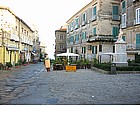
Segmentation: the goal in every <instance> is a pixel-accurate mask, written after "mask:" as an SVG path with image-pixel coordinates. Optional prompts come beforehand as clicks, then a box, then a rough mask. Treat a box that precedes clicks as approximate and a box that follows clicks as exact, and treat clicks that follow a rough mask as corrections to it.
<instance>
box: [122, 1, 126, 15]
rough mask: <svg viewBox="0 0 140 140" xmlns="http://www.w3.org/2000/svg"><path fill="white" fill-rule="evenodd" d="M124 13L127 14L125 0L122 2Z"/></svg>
mask: <svg viewBox="0 0 140 140" xmlns="http://www.w3.org/2000/svg"><path fill="white" fill-rule="evenodd" d="M122 12H123V13H125V12H126V2H125V0H124V1H122Z"/></svg>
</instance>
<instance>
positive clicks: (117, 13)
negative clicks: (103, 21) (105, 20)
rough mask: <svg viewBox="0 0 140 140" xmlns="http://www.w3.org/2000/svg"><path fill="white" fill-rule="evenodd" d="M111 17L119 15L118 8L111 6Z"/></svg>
mask: <svg viewBox="0 0 140 140" xmlns="http://www.w3.org/2000/svg"><path fill="white" fill-rule="evenodd" d="M113 15H119V7H118V6H113Z"/></svg>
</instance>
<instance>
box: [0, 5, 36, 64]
mask: <svg viewBox="0 0 140 140" xmlns="http://www.w3.org/2000/svg"><path fill="white" fill-rule="evenodd" d="M33 40H34V31H33V30H32V29H31V27H30V26H29V25H28V24H27V23H25V22H24V21H23V20H22V19H20V18H19V17H18V16H16V15H15V14H14V13H13V12H12V11H11V10H10V9H9V8H8V7H4V6H1V7H0V63H2V64H6V62H11V63H12V65H15V63H17V62H18V60H19V59H22V61H24V60H26V61H31V53H32V51H33Z"/></svg>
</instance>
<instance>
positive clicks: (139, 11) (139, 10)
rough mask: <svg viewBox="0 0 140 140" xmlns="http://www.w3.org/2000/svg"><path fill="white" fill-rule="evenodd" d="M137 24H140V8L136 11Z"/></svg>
mask: <svg viewBox="0 0 140 140" xmlns="http://www.w3.org/2000/svg"><path fill="white" fill-rule="evenodd" d="M136 24H140V8H138V9H136Z"/></svg>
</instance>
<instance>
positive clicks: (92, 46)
mask: <svg viewBox="0 0 140 140" xmlns="http://www.w3.org/2000/svg"><path fill="white" fill-rule="evenodd" d="M92 54H94V46H92Z"/></svg>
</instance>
